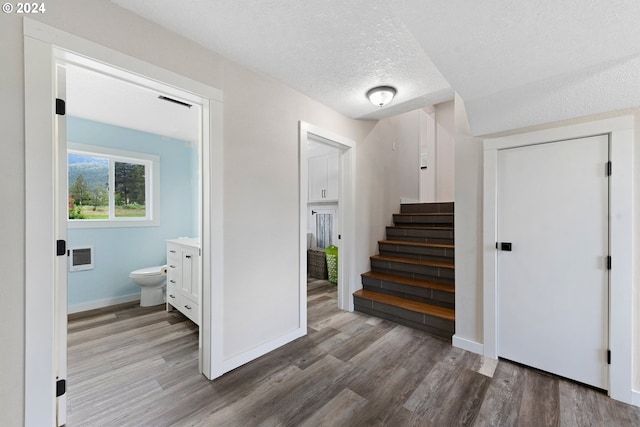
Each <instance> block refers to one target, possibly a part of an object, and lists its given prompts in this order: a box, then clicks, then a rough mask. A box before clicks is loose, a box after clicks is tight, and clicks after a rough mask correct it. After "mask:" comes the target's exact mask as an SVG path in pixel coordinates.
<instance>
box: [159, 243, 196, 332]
mask: <svg viewBox="0 0 640 427" xmlns="http://www.w3.org/2000/svg"><path fill="white" fill-rule="evenodd" d="M199 266H200V245H199V241H198V239H174V240H167V311H171V310H173V309H174V308H175V309H178V310H179V311H180V312H181V313H183V314H184V315H185V316H187V317H188V318H189V319H190V320H191V321H193V322H194V323H195V324H196V325H200V293H201V290H200V268H199Z"/></svg>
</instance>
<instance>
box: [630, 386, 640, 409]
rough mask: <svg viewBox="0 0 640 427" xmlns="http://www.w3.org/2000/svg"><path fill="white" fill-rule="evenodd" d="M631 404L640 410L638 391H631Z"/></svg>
mask: <svg viewBox="0 0 640 427" xmlns="http://www.w3.org/2000/svg"><path fill="white" fill-rule="evenodd" d="M631 393H632V397H631V404H632V405H634V406H637V407H639V408H640V391H635V390H634V391H632V392H631Z"/></svg>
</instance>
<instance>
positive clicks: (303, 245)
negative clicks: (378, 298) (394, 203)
mask: <svg viewBox="0 0 640 427" xmlns="http://www.w3.org/2000/svg"><path fill="white" fill-rule="evenodd" d="M299 131H300V159H299V160H300V164H299V170H300V307H301V319H300V324H301V325H304V328H305V329H306V325H307V319H306V317H307V316H306V307H307V251H308V248H309V244H310V243H311V242H310V241H309V240H308V235H309V230H310V223H311V221H314V220H315V218H316V216H315V215H313V214H312V212H311V211H312V210H314V208H310V205H309V202H310V201H312V202H313V201H315V202H319V206H320V205H322V204H323V202H322V199H323V197H324V198H325V200H328V202H327V203H328V206H325V207H324V208H325V209H331V208H333V209H335V211H336V212H337V213H336V215H335V218H336V219H337V221H336V222H337V224H333V226H332V227H333V228H332V233H333V234H332V235H330V234H329V235H325V236H324V237H323V239H324V238H326V239H327V240H331V241H332V243H333V244H335V246H337V247H338V257H337V258H338V266H337V279H338V280H337V294H338V301H337V305H338V308H340V309H341V310H348V311H353V299H352V298H351V294H352V293H353V291H354V289H353V284H354V283H355V280H354V279H355V274H354V272H353V266H354V262H353V256H354V254H353V248H354V222H355V218H354V201H355V193H354V186H355V143H354V142H353V141H351V140H350V139H348V138H345V137H343V136H341V135H336V134H334V133H332V132H330V131H327V130H325V129H321V128H318V127H315V126H312V125H310V124H308V123H305V122H300V129H299ZM309 144H311V145H312V146H314V147H316V149H318V150H319V152H320V154H319V155H318V156H316V157H318V158H320V157H322V158H331V157H332V156H334V155H335V156H336V157H337V159H336V165H337V171H335V173H336V175H337V182H336V184H337V188H335V190H336V191H337V196H336V197H335V199H334V198H333V196H332V194H333V191H334V190H333V189H332V188H329V187H328V186H326V185H325V187H327V188H325V187H323V186H321V185H320V186H318V185H316V184H317V183H316V182H310V177H311V175H310V173H309V169H310V168H313V167H316V166H317V165H316V164H315V163H318V162H314V161H312V162H311V163H310V162H309V159H310V158H312V157H310V155H309V152H308V151H309V148H308V147H309ZM318 164H319V163H318ZM323 164H324V165H325V166H324V167H325V168H331V167H332V166H330V165H329V164H327V163H323ZM316 187H317V188H316ZM310 194H316V196H317V198H318V200H316V199H313V198H310V197H311V196H310ZM314 197H315V196H314ZM327 197H328V198H327ZM334 200H335V202H337V203H334ZM316 211H317V210H316ZM328 216H329V215H328ZM325 218H326V217H325ZM326 219H329V218H326ZM314 222H315V221H314ZM311 228H315V224H314V225H313V227H311ZM311 234H314V233H311ZM315 234H317V233H315ZM311 238H312V239H313V237H311ZM315 238H316V240H317V236H315ZM333 239H336V242H335V243H334V242H333Z"/></svg>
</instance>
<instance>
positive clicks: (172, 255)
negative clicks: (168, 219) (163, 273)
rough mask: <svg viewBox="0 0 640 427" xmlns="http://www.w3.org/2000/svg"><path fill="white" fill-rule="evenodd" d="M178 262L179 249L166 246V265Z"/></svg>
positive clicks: (173, 246)
mask: <svg viewBox="0 0 640 427" xmlns="http://www.w3.org/2000/svg"><path fill="white" fill-rule="evenodd" d="M170 261H180V249H179V248H178V247H176V246H175V245H167V263H169V262H170Z"/></svg>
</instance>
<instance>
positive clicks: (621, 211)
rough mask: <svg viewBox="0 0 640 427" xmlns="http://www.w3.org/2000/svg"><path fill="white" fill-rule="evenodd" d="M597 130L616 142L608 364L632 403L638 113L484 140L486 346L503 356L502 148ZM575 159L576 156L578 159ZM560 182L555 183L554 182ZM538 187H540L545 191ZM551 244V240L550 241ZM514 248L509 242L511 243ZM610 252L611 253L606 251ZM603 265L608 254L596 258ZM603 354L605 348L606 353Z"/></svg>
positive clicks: (616, 392) (617, 393)
mask: <svg viewBox="0 0 640 427" xmlns="http://www.w3.org/2000/svg"><path fill="white" fill-rule="evenodd" d="M595 135H608V137H609V141H610V153H609V155H610V161H611V164H612V169H611V171H612V173H611V178H610V187H609V196H608V198H609V212H610V215H609V255H610V256H611V259H612V263H611V269H610V270H608V275H609V284H610V286H609V293H608V297H609V304H608V305H609V322H608V325H607V328H606V331H605V332H606V333H607V334H608V341H609V349H610V350H611V352H610V353H609V354H610V361H611V362H610V364H609V365H608V371H609V381H608V391H609V395H610V396H611V397H612V398H614V399H616V400H621V401H623V402H626V403H631V402H632V400H633V392H632V390H633V388H632V375H631V372H633V358H632V355H633V352H632V348H633V346H632V330H631V329H632V328H631V326H632V324H633V320H632V319H633V314H632V305H631V304H630V301H631V299H632V286H631V283H632V280H631V272H632V266H633V260H632V250H631V246H632V245H631V243H632V239H631V236H632V233H631V232H630V230H632V214H633V209H632V200H633V197H632V195H633V191H632V179H631V178H632V176H633V174H632V173H631V171H632V157H633V156H632V147H633V117H631V116H623V117H617V118H611V119H604V120H598V121H593V122H584V123H580V124H576V125H570V126H564V127H558V128H553V129H546V130H541V131H536V132H530V133H524V134H518V135H511V136H505V137H501V138H496V139H488V140H485V141H484V159H483V170H484V182H483V218H484V219H483V227H482V228H483V252H482V254H483V302H484V304H483V310H482V311H483V344H481V347H480V348H481V351H482V352H483V354H484V355H485V356H487V357H490V358H493V359H497V357H498V356H499V355H500V347H501V345H500V343H499V340H500V334H499V320H498V316H499V315H500V313H499V287H500V286H501V284H500V283H499V275H498V266H499V265H498V257H500V256H501V255H502V251H500V250H497V248H496V243H497V242H500V240H499V239H500V238H502V237H500V236H499V234H498V233H499V232H498V223H499V219H498V198H499V187H498V165H499V153H500V152H501V151H502V150H510V149H515V148H519V147H525V146H533V145H536V144H542V143H546V142H550V143H553V142H557V141H566V140H573V139H577V138H585V137H591V136H595ZM572 162H573V160H572ZM607 169H608V168H607V167H606V165H604V164H602V165H599V166H598V167H596V169H594V170H593V173H594V174H599V175H600V176H601V177H602V176H604V175H605V173H606V171H607ZM554 185H555V184H554ZM544 189H545V187H544V186H538V187H537V189H536V191H544ZM525 194H526V193H525ZM503 239H504V240H505V241H506V242H505V243H512V244H513V245H512V252H508V251H507V252H505V253H504V254H507V255H508V254H510V253H513V252H515V251H516V248H517V246H516V242H512V241H511V240H508V238H507V237H504V238H503ZM544 243H546V242H544ZM561 244H563V245H564V246H563V248H564V249H565V250H566V251H570V250H576V249H578V250H579V249H580V248H579V247H578V248H576V247H575V244H571V242H565V241H562V242H561ZM507 249H508V245H507ZM604 255H606V254H604ZM592 261H593V262H594V263H598V262H599V263H600V265H603V261H604V257H599V258H598V259H593V260H592ZM601 355H602V353H601Z"/></svg>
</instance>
